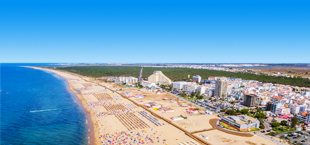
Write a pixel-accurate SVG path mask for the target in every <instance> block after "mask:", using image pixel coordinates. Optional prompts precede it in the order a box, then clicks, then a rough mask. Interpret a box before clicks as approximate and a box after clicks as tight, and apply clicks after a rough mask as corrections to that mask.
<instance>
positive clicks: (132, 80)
mask: <svg viewBox="0 0 310 145" xmlns="http://www.w3.org/2000/svg"><path fill="white" fill-rule="evenodd" d="M137 82H138V78H135V77H117V78H115V83H119V84H120V83H126V84H130V83H131V84H133V83H137Z"/></svg>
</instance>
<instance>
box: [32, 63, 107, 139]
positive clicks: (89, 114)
mask: <svg viewBox="0 0 310 145" xmlns="http://www.w3.org/2000/svg"><path fill="white" fill-rule="evenodd" d="M27 67H29V68H33V69H38V70H43V71H48V72H51V73H54V74H56V75H57V76H58V77H61V78H63V79H65V80H66V82H67V84H68V87H69V89H70V91H71V92H72V93H74V95H75V97H76V100H77V101H79V103H78V104H79V105H82V106H81V107H82V109H83V112H84V113H85V116H86V122H85V123H86V125H87V141H88V143H87V144H88V145H96V144H100V143H101V141H100V140H99V136H100V135H99V132H97V133H96V132H95V130H99V126H98V124H97V123H96V118H95V116H94V115H93V114H94V112H93V111H92V109H90V108H89V107H88V105H87V101H86V100H85V98H84V97H83V96H82V95H81V94H80V93H79V92H77V91H76V90H75V89H74V87H73V85H72V84H71V83H70V81H68V79H67V78H65V77H64V76H61V75H59V74H58V73H57V72H55V71H51V70H49V69H46V68H41V67H32V66H27ZM70 75H71V74H70Z"/></svg>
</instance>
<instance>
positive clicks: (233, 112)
mask: <svg viewBox="0 0 310 145" xmlns="http://www.w3.org/2000/svg"><path fill="white" fill-rule="evenodd" d="M226 113H227V114H229V115H235V111H234V109H228V110H227V111H226Z"/></svg>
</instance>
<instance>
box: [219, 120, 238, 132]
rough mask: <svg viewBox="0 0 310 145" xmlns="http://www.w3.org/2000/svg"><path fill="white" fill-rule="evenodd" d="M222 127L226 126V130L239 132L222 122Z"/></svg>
mask: <svg viewBox="0 0 310 145" xmlns="http://www.w3.org/2000/svg"><path fill="white" fill-rule="evenodd" d="M220 125H222V126H224V128H227V129H230V130H234V131H237V129H235V128H233V127H231V126H229V125H227V124H225V123H223V122H220Z"/></svg>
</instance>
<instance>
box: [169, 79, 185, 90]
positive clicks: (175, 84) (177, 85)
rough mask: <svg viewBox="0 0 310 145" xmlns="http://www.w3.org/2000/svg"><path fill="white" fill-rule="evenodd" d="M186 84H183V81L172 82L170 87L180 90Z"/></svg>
mask: <svg viewBox="0 0 310 145" xmlns="http://www.w3.org/2000/svg"><path fill="white" fill-rule="evenodd" d="M186 84H188V82H184V81H178V82H173V83H172V85H173V88H174V89H177V90H182V89H183V86H184V85H186Z"/></svg>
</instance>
